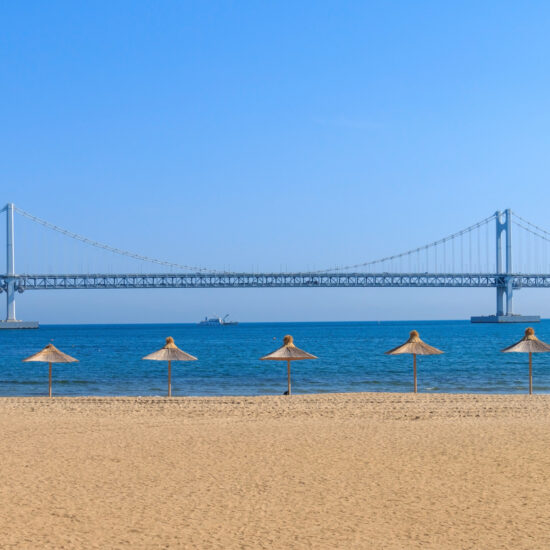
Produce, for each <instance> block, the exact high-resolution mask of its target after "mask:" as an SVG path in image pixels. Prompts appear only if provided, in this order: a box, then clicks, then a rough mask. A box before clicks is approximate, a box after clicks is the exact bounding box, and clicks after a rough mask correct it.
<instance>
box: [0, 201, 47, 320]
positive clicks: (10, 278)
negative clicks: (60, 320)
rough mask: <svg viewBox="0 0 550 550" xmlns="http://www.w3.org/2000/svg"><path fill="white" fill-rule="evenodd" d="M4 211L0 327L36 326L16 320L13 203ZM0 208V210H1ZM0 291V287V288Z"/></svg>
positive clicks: (7, 205)
mask: <svg viewBox="0 0 550 550" xmlns="http://www.w3.org/2000/svg"><path fill="white" fill-rule="evenodd" d="M2 210H3V211H5V212H6V252H7V255H6V285H5V288H4V290H5V291H6V320H5V321H0V329H3V328H38V323H37V322H36V321H18V320H17V319H16V318H15V292H16V281H17V279H16V278H15V232H14V224H13V214H14V205H13V203H9V204H6V206H5V207H4V208H3V209H2ZM2 210H0V212H2ZM0 292H1V289H0Z"/></svg>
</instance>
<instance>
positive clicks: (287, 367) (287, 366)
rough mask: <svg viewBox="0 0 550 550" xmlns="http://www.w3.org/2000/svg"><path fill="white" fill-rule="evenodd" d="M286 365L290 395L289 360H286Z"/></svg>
mask: <svg viewBox="0 0 550 550" xmlns="http://www.w3.org/2000/svg"><path fill="white" fill-rule="evenodd" d="M286 363H287V365H286V370H287V375H288V395H290V359H288V360H287V362H286Z"/></svg>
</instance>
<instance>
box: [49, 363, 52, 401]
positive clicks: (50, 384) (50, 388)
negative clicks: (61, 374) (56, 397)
mask: <svg viewBox="0 0 550 550" xmlns="http://www.w3.org/2000/svg"><path fill="white" fill-rule="evenodd" d="M48 364H49V365H50V376H49V384H48V388H49V390H50V391H49V393H50V397H51V396H52V364H51V363H48Z"/></svg>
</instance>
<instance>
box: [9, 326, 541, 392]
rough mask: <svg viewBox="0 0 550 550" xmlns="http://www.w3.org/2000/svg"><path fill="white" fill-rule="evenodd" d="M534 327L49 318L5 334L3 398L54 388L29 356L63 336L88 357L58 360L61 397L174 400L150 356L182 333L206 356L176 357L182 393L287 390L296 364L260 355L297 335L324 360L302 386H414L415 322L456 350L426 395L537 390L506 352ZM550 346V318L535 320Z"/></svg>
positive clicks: (296, 386) (296, 379)
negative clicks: (410, 347) (402, 351)
mask: <svg viewBox="0 0 550 550" xmlns="http://www.w3.org/2000/svg"><path fill="white" fill-rule="evenodd" d="M525 328H526V327H525V325H521V324H514V325H491V324H471V323H470V322H469V321H395V322H323V323H240V324H238V325H235V326H225V327H223V326H222V327H216V326H200V325H198V324H155V325H146V324H133V325H42V326H41V327H40V328H39V329H36V330H2V331H0V396H41V395H47V392H48V365H47V364H45V363H23V362H22V359H24V358H25V357H27V356H29V355H31V354H33V353H35V352H37V351H39V350H40V349H42V348H43V347H44V346H45V345H46V344H48V343H50V342H52V343H53V344H54V345H55V346H56V347H58V348H59V349H60V350H61V351H64V352H65V353H68V354H69V355H72V356H73V357H75V358H77V359H78V361H79V362H78V363H67V364H54V365H53V393H54V395H58V396H113V395H122V396H156V395H165V394H166V387H167V364H166V363H165V362H159V361H144V360H142V357H143V356H145V355H147V354H149V353H151V352H153V351H156V350H157V349H159V348H161V347H162V346H163V345H164V342H165V338H166V337H167V336H172V337H173V338H174V339H175V342H176V344H177V345H178V346H179V347H180V348H181V349H183V350H184V351H186V352H188V353H190V354H192V355H194V356H196V357H197V358H198V361H192V362H174V363H173V364H172V394H173V395H174V396H177V395H191V396H216V395H218V396H220V395H280V394H282V393H283V392H284V391H285V390H286V389H287V380H286V376H287V372H286V369H287V366H286V362H280V361H260V357H262V356H263V355H266V354H268V353H270V352H271V351H273V350H275V349H277V348H278V347H279V346H281V345H282V340H283V336H284V335H286V334H291V335H292V336H293V337H294V342H295V344H296V345H297V346H298V347H299V348H301V349H304V350H306V351H308V352H310V353H312V354H314V355H316V356H317V357H318V359H315V360H306V361H296V362H293V363H292V391H293V393H296V394H304V393H329V392H330V393H332V392H409V391H412V388H413V368H412V362H413V359H412V356H410V355H400V356H388V355H385V354H384V352H385V351H387V350H389V349H391V348H393V347H395V346H397V345H399V344H401V343H403V342H404V341H405V340H407V338H408V335H409V331H411V330H412V329H416V330H418V331H419V333H420V337H421V338H422V339H423V340H424V341H425V342H426V343H428V344H431V345H432V346H435V347H437V348H439V349H441V350H443V351H444V352H445V353H444V354H443V355H435V356H419V357H418V391H420V392H433V393H442V392H445V393H502V394H505V393H526V392H527V389H528V372H529V371H528V361H529V360H528V355H527V354H523V353H501V352H500V350H501V349H502V348H504V347H506V346H508V345H510V344H512V343H514V342H516V341H518V340H519V339H520V338H521V337H522V336H523V332H524V330H525ZM534 328H535V330H536V334H537V336H538V337H539V338H541V339H542V340H546V341H548V342H550V320H543V321H541V322H540V323H538V324H536V325H535V326H534ZM533 383H534V391H535V392H536V393H549V392H550V354H545V353H539V354H534V355H533Z"/></svg>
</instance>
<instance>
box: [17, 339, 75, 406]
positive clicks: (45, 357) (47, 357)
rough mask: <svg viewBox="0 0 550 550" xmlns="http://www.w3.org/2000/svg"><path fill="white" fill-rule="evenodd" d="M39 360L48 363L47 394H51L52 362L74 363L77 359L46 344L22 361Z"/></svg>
mask: <svg viewBox="0 0 550 550" xmlns="http://www.w3.org/2000/svg"><path fill="white" fill-rule="evenodd" d="M31 361H40V362H42V363H49V365H50V376H49V395H50V397H51V396H52V363H74V362H75V361H78V359H75V358H74V357H71V356H70V355H67V354H66V353H63V352H62V351H59V350H58V349H57V348H56V347H55V346H54V345H53V344H48V345H47V346H46V347H45V348H44V349H43V350H42V351H39V352H38V353H35V354H34V355H31V356H30V357H27V358H26V359H23V362H25V363H26V362H31Z"/></svg>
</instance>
